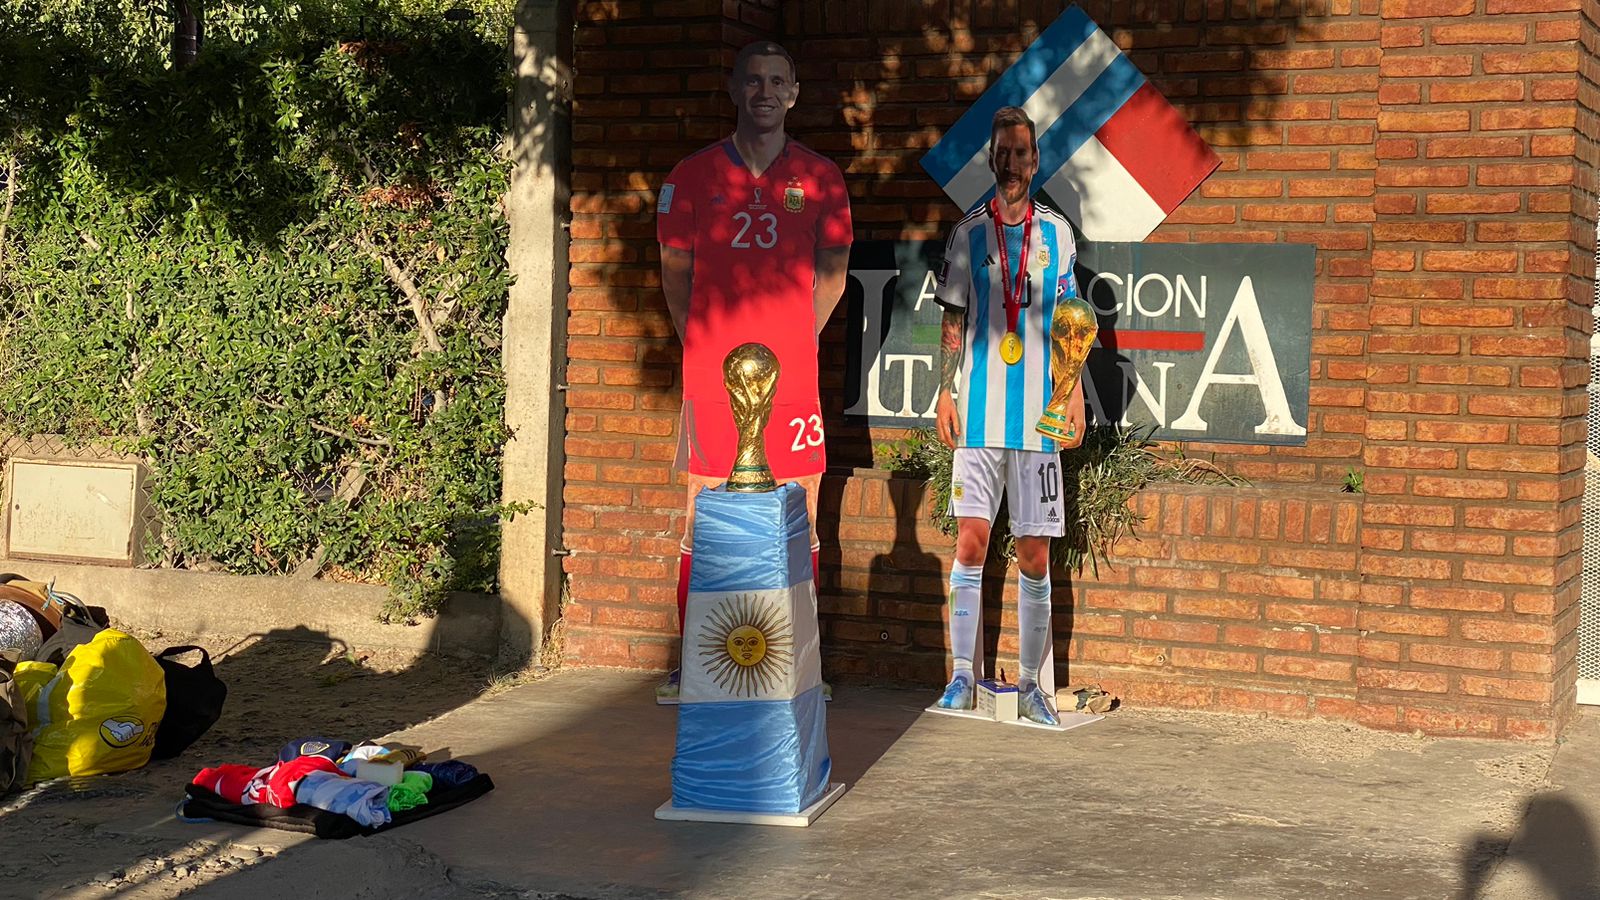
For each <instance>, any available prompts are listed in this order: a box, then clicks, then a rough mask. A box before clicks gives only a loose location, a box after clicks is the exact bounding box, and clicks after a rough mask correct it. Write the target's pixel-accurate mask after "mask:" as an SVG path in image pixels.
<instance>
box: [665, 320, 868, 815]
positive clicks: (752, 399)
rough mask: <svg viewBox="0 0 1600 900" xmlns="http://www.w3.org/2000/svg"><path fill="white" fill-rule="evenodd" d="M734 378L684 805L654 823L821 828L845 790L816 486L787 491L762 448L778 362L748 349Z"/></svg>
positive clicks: (711, 530) (696, 636)
mask: <svg viewBox="0 0 1600 900" xmlns="http://www.w3.org/2000/svg"><path fill="white" fill-rule="evenodd" d="M722 375H723V383H724V385H725V386H726V387H727V389H728V401H729V406H730V408H731V410H732V413H733V422H734V427H735V428H736V429H737V430H738V434H739V440H738V452H737V454H736V455H735V457H734V463H733V471H732V473H730V474H729V476H728V483H727V485H726V486H725V487H722V488H718V489H716V490H702V491H701V492H700V493H699V494H698V495H696V497H695V514H694V568H693V569H691V570H690V576H689V599H688V605H687V607H686V611H685V613H684V618H683V635H684V640H683V653H682V656H681V659H682V660H683V675H682V680H681V682H680V684H679V692H678V741H677V746H676V749H675V750H674V752H673V756H672V799H671V800H668V801H667V802H666V803H664V804H662V806H661V808H660V809H657V810H656V818H658V819H680V820H689V821H700V822H742V823H745V824H767V825H809V824H811V822H812V821H814V820H815V819H816V817H817V816H819V815H821V814H822V811H823V810H825V809H827V808H828V805H829V804H831V803H832V802H833V801H834V800H837V799H838V798H839V795H840V794H842V793H844V785H842V784H832V783H830V782H829V781H828V777H829V775H830V774H831V773H832V771H833V762H832V757H831V756H830V755H829V753H828V731H827V713H826V712H825V710H824V706H823V693H822V662H821V647H822V641H821V637H820V635H819V633H818V631H817V597H816V588H815V585H814V584H813V577H814V573H813V572H812V571H811V533H810V525H809V522H808V517H807V513H806V497H805V489H804V488H802V487H801V486H800V485H798V484H785V485H783V486H782V487H779V486H778V485H777V483H776V482H775V481H774V480H773V477H772V470H771V469H770V468H768V466H767V453H766V450H765V448H764V447H763V445H762V431H763V430H765V428H766V425H767V419H768V418H770V417H771V416H772V404H773V399H774V397H775V395H776V394H777V389H778V358H777V357H776V356H775V355H774V354H773V353H772V351H771V350H769V349H768V348H766V347H764V346H762V345H761V344H755V343H751V344H743V345H741V346H739V347H735V348H734V349H733V351H732V352H730V353H729V354H728V356H727V358H726V359H724V360H723V363H722Z"/></svg>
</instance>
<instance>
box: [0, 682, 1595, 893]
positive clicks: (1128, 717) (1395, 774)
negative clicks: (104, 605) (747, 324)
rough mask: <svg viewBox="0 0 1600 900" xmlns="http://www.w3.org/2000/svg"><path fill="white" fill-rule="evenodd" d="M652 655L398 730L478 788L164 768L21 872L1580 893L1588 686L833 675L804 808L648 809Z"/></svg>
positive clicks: (680, 889) (287, 885)
mask: <svg viewBox="0 0 1600 900" xmlns="http://www.w3.org/2000/svg"><path fill="white" fill-rule="evenodd" d="M653 682H654V678H653V677H651V676H648V675H641V674H637V673H622V672H611V671H600V670H587V671H576V672H567V673H560V674H557V675H556V676H554V677H550V678H547V679H544V680H541V681H538V682H535V683H531V684H525V685H522V686H520V687H516V688H513V689H511V690H508V691H504V692H501V693H498V694H495V695H492V696H486V697H482V698H479V699H476V700H472V701H470V702H466V703H465V704H464V705H462V706H460V707H459V708H457V709H455V710H453V711H451V712H448V713H445V714H444V715H441V716H439V717H437V718H435V719H433V720H431V721H427V722H424V723H421V724H418V725H415V726H412V727H409V728H406V729H404V730H402V731H400V732H397V733H396V734H395V735H394V737H395V738H396V739H398V740H402V741H405V742H408V743H414V744H420V745H421V746H423V747H425V748H427V749H429V750H430V751H433V752H434V753H435V754H437V755H445V754H448V755H449V756H452V757H456V758H461V759H465V760H467V761H469V762H472V763H474V764H476V765H478V766H479V767H480V768H482V769H484V770H485V771H488V772H489V773H490V774H491V775H493V777H494V779H495V782H496V784H497V785H498V788H497V789H496V790H495V791H494V792H493V793H491V794H490V795H488V796H487V797H484V798H483V799H481V800H479V801H477V802H475V803H472V804H469V805H467V806H465V807H462V808H460V809H457V810H454V811H452V812H449V813H445V814H443V815H440V816H436V817H434V818H431V819H427V820H424V821H421V822H417V823H415V824H412V825H409V826H406V827H405V828H402V829H399V830H396V831H394V832H390V833H387V834H383V835H379V836H376V837H371V838H356V839H352V840H349V841H316V840H311V839H307V838H303V837H299V836H295V835H288V834H284V833H280V832H262V831H253V830H251V829H246V828H242V827H234V826H226V825H216V824H211V825H184V824H180V823H177V822H175V821H174V820H173V819H172V815H171V811H172V804H173V802H174V801H175V800H176V798H177V796H178V795H179V791H180V786H179V784H173V785H170V786H169V788H170V789H169V790H166V791H163V792H162V795H161V796H159V797H155V796H146V795H134V796H125V797H116V796H111V797H101V798H100V799H99V801H98V803H99V804H100V805H99V807H98V808H100V809H102V810H103V814H102V818H101V819H100V820H99V823H98V824H92V825H87V826H85V827H84V829H83V830H84V833H83V834H82V835H81V836H74V835H66V836H64V837H68V838H74V837H75V838H76V839H79V840H87V841H91V842H99V843H104V842H108V841H109V842H110V845H114V846H120V847H141V846H142V847H147V848H150V851H151V852H149V853H146V854H145V857H146V858H145V859H143V860H142V861H139V862H136V863H135V864H134V865H124V866H122V867H120V868H118V869H117V870H116V871H114V872H109V873H100V874H98V875H94V876H90V877H86V878H80V879H78V880H77V882H76V883H74V884H70V885H68V886H67V887H65V888H62V889H52V890H47V891H39V892H36V895H39V896H68V897H79V896H82V897H99V896H113V895H114V896H128V897H136V898H145V897H169V896H180V895H181V896H192V897H219V898H220V897H226V898H253V897H262V898H266V897H272V898H279V897H285V896H293V897H296V898H316V897H338V898H341V900H353V898H366V897H371V898H394V897H407V898H410V900H434V898H456V897H461V898H473V897H523V898H549V900H553V898H567V897H572V898H634V897H661V896H686V897H740V898H747V897H816V898H824V897H850V898H858V897H888V898H899V897H918V898H924V897H927V898H934V897H951V898H971V897H984V898H1063V900H1064V898H1230V900H1244V898H1319V897H1329V898H1352V897H1361V898H1389V897H1393V898H1433V897H1437V898H1457V900H1513V898H1544V897H1552V898H1580V897H1583V898H1591V897H1600V869H1597V862H1596V860H1597V855H1600V853H1597V841H1596V824H1595V821H1594V820H1595V816H1596V815H1597V814H1600V766H1596V765H1595V764H1594V762H1595V761H1596V760H1600V715H1597V714H1595V713H1585V714H1584V715H1582V716H1580V717H1579V719H1578V721H1576V722H1575V723H1574V724H1573V726H1572V727H1571V728H1570V729H1569V730H1568V732H1567V733H1566V734H1565V735H1564V736H1563V737H1562V739H1561V740H1560V741H1557V742H1554V743H1545V744H1512V743H1500V742H1487V741H1477V740H1437V739H1425V738H1421V737H1412V736H1406V735H1393V734H1383V733H1377V732H1372V731H1367V730H1364V729H1359V728H1354V727H1349V726H1345V725H1342V724H1336V723H1326V722H1287V721H1281V720H1270V719H1258V718H1250V717H1243V716H1229V715H1220V714H1203V713H1176V712H1158V711H1141V710H1124V711H1118V712H1114V713H1112V714H1111V715H1110V716H1108V717H1107V718H1105V719H1104V720H1103V721H1101V722H1099V723H1096V724H1094V725H1090V726H1087V727H1085V728H1080V729H1078V730H1075V731H1071V732H1067V733H1064V734H1055V733H1049V732H1042V731H1036V730H1033V729H1024V728H1012V727H1004V726H998V725H993V724H985V723H980V722H972V721H965V720H960V719H952V718H948V717H941V716H933V715H927V714H924V713H923V712H922V711H921V707H922V706H924V705H925V704H926V703H927V702H928V701H929V699H930V697H929V696H927V695H928V694H929V692H910V691H904V690H891V689H881V688H850V687H848V686H846V687H843V688H841V690H840V691H839V694H838V699H837V700H836V701H835V702H834V703H832V704H830V706H829V708H828V715H829V723H828V724H829V728H828V731H829V736H830V741H831V743H832V752H833V758H834V765H835V780H842V781H844V782H846V783H847V784H848V785H849V786H850V790H849V791H848V793H846V794H845V795H844V797H843V798H842V799H841V800H840V801H839V802H838V803H837V804H836V805H835V806H834V807H833V808H832V809H831V810H829V811H828V812H827V813H826V814H824V815H823V816H822V818H821V819H819V820H818V821H817V823H816V824H815V825H813V826H812V827H810V828H807V829H796V828H772V827H767V828H762V827H755V826H735V825H710V824H699V823H672V822H659V821H657V820H655V819H654V818H653V817H652V813H653V811H654V809H655V807H656V806H657V805H659V804H660V803H661V802H662V801H663V800H665V799H666V798H667V797H668V796H669V793H670V789H669V774H668V766H669V763H670V760H671V756H672V747H673V736H674V728H675V715H674V713H673V711H672V710H671V709H668V708H659V707H656V706H654V705H653V703H652V699H651V691H650V687H651V685H652V684H653ZM101 781H102V783H103V785H105V786H108V787H111V788H114V786H115V785H116V784H117V781H118V779H117V778H109V779H102V780H101ZM112 793H113V795H114V794H115V791H114V789H113V790H112ZM29 814H30V808H29V807H26V806H25V807H24V808H22V809H20V810H13V811H12V812H11V813H9V814H8V816H7V818H9V817H10V816H24V817H26V816H28V815H29ZM3 824H18V823H3ZM20 824H23V825H25V824H26V821H25V820H24V822H22V823H20ZM161 854H165V855H164V856H163V855H161ZM0 855H3V854H0ZM163 860H165V861H166V867H165V868H162V867H161V866H162V861H163ZM174 860H176V862H173V861H174ZM112 862H113V863H114V862H116V861H115V860H112ZM179 865H181V866H182V867H183V868H185V869H187V870H188V871H187V872H186V874H185V875H184V876H183V877H182V878H175V877H174V875H173V872H174V866H179ZM3 867H4V866H3V864H0V868H3ZM146 870H149V871H146ZM22 874H26V873H22ZM113 876H114V877H113ZM105 878H109V879H110V880H102V879H105ZM68 880H69V881H70V880H71V879H68ZM8 883H9V884H12V885H21V884H25V883H28V881H27V879H26V878H20V879H17V880H10V881H0V896H13V895H12V894H10V893H7V888H6V886H5V885H6V884H8ZM58 883H65V882H58ZM105 885H111V887H109V888H108V887H106V886H105ZM16 896H25V895H23V894H19V895H16Z"/></svg>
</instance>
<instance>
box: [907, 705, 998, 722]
mask: <svg viewBox="0 0 1600 900" xmlns="http://www.w3.org/2000/svg"><path fill="white" fill-rule="evenodd" d="M923 712H931V713H935V714H937V715H941V716H952V717H954V718H957V719H974V720H976V721H979V722H993V721H994V718H993V717H991V716H986V715H984V714H983V713H981V712H978V711H977V710H975V709H945V708H944V707H942V706H930V707H928V708H926V709H924V710H923Z"/></svg>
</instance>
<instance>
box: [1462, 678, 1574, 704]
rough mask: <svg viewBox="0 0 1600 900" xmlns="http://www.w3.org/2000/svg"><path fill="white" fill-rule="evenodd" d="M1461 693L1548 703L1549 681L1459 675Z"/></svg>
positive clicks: (1549, 696)
mask: <svg viewBox="0 0 1600 900" xmlns="http://www.w3.org/2000/svg"><path fill="white" fill-rule="evenodd" d="M1457 681H1458V683H1459V684H1460V685H1461V691H1462V693H1465V694H1469V695H1471V696H1474V697H1493V698H1495V699H1497V700H1520V701H1523V702H1525V703H1549V702H1550V699H1551V690H1550V682H1548V681H1529V680H1525V679H1514V678H1485V677H1483V676H1481V675H1461V676H1459V677H1458V679H1457Z"/></svg>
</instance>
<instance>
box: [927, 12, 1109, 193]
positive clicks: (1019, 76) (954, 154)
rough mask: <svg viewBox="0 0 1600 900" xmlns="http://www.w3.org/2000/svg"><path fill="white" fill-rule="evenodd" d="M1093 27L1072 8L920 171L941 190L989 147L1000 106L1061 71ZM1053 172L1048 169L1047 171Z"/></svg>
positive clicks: (959, 123)
mask: <svg viewBox="0 0 1600 900" xmlns="http://www.w3.org/2000/svg"><path fill="white" fill-rule="evenodd" d="M1096 29H1097V26H1096V25H1095V24H1094V22H1092V21H1091V20H1090V19H1089V17H1088V15H1086V14H1085V13H1084V11H1083V10H1081V9H1079V8H1078V7H1077V6H1075V5H1074V6H1072V7H1069V8H1068V9H1067V11H1066V12H1064V13H1062V14H1061V16H1060V18H1057V19H1056V20H1055V21H1054V22H1052V23H1051V24H1050V27H1048V28H1046V29H1045V30H1044V31H1043V32H1041V33H1040V34H1039V37H1037V38H1036V39H1034V42H1033V43H1032V44H1029V45H1028V49H1027V50H1024V51H1023V53H1022V55H1021V56H1019V57H1017V61H1016V62H1015V63H1013V64H1012V65H1011V68H1009V69H1007V70H1006V72H1005V74H1004V75H1001V76H1000V80H999V81H996V82H995V83H994V84H992V85H990V86H989V89H988V90H986V91H984V92H983V96H981V97H979V98H978V100H977V102H975V103H973V104H972V107H971V108H970V109H968V110H967V112H966V114H965V115H963V116H962V117H961V118H960V119H957V120H956V123H955V124H954V125H952V126H951V127H950V130H949V131H948V132H946V133H945V136H944V137H943V138H942V139H940V141H939V142H938V143H937V144H935V145H934V147H933V149H932V150H930V151H928V153H927V155H925V156H924V157H923V158H922V168H923V169H925V170H926V171H927V173H928V174H929V175H932V176H933V180H934V181H937V182H938V183H939V185H940V186H941V187H943V186H944V185H945V184H947V183H948V182H949V181H950V179H951V178H954V177H955V175H956V173H957V172H959V171H961V168H962V167H963V166H965V165H966V164H967V161H968V160H970V159H972V155H973V154H974V153H977V152H978V151H979V150H980V149H982V148H983V146H984V145H985V144H987V143H988V142H989V127H990V125H991V124H992V123H993V121H994V114H995V112H996V111H997V110H999V109H1000V108H1001V107H1004V106H1021V105H1022V104H1023V103H1025V102H1027V99H1028V98H1029V97H1030V96H1032V95H1033V93H1034V92H1035V91H1037V90H1039V86H1040V85H1042V84H1044V83H1045V80H1046V79H1048V78H1049V77H1050V74H1051V73H1052V72H1054V71H1055V70H1056V69H1058V68H1060V67H1061V64H1062V63H1063V62H1066V60H1067V57H1069V56H1071V55H1072V54H1073V52H1074V51H1076V50H1077V49H1078V47H1079V46H1080V45H1082V44H1083V42H1084V41H1086V40H1088V39H1089V36H1090V35H1092V34H1094V32H1095V31H1096ZM1052 171H1053V170H1052Z"/></svg>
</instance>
